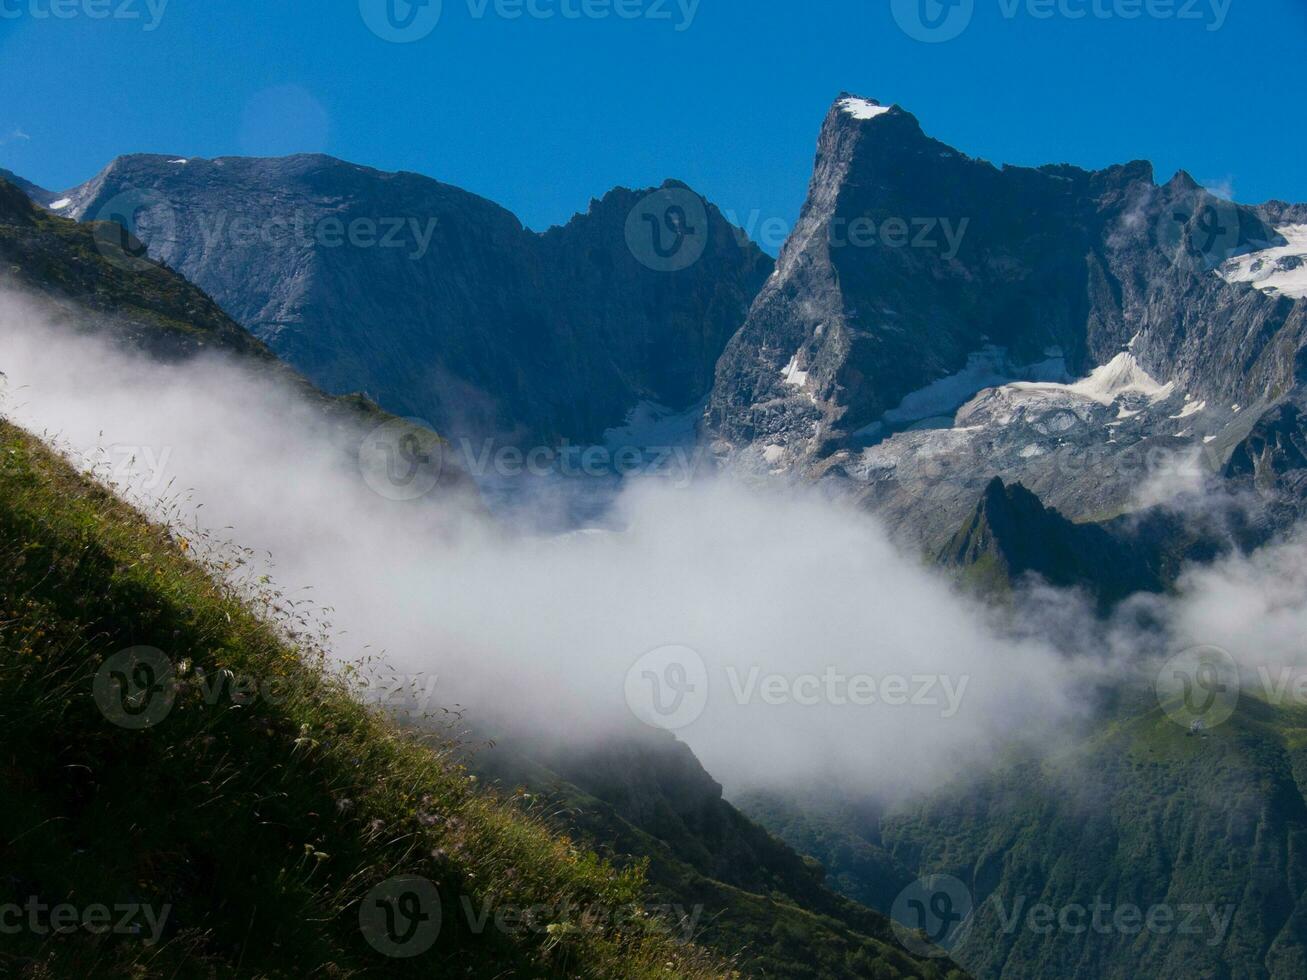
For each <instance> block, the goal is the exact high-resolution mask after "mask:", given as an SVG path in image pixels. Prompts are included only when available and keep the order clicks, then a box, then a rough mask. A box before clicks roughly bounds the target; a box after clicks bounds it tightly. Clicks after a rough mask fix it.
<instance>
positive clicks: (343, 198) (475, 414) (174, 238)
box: [54, 155, 772, 444]
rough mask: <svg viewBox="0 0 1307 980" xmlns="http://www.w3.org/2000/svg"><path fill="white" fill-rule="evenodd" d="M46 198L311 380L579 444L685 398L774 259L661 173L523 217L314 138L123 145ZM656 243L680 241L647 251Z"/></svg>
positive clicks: (484, 432) (500, 432) (397, 407)
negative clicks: (269, 155) (136, 250)
mask: <svg viewBox="0 0 1307 980" xmlns="http://www.w3.org/2000/svg"><path fill="white" fill-rule="evenodd" d="M646 201H652V204H653V205H654V206H652V207H651V208H650V211H649V214H648V215H642V214H639V213H637V209H638V208H639V207H641V206H642V203H643V202H646ZM54 204H59V205H60V208H59V213H60V214H66V215H68V216H70V217H74V218H77V219H79V220H93V219H95V218H97V217H100V218H106V219H112V218H114V217H117V219H118V220H120V221H123V222H125V223H127V224H128V225H129V226H130V227H131V228H132V229H133V230H134V231H135V232H136V233H137V234H138V236H139V237H140V238H141V240H142V241H143V242H144V243H145V244H146V245H147V246H148V249H149V254H150V255H151V256H152V257H154V258H157V259H160V260H162V261H164V262H166V263H167V264H168V265H170V266H171V267H173V268H174V269H176V270H178V271H179V272H180V273H181V274H182V275H184V276H185V277H186V278H187V279H189V280H190V281H192V282H194V283H195V284H197V285H198V286H200V287H201V288H202V289H204V290H205V291H206V292H207V293H209V294H210V295H211V296H213V297H214V298H215V299H216V300H217V301H218V303H219V304H221V306H222V307H223V309H225V310H226V311H227V312H228V313H230V314H231V315H232V317H233V318H234V319H235V320H237V321H238V322H239V323H241V324H242V325H243V326H245V327H246V328H248V329H249V330H250V331H251V332H252V333H253V334H254V335H255V336H256V337H259V338H260V339H262V340H264V341H265V342H266V343H267V344H268V345H269V346H270V347H271V348H272V349H273V350H275V351H276V352H277V354H278V355H279V356H281V357H282V358H283V359H285V360H286V361H287V362H288V363H289V364H291V365H292V366H294V367H295V368H297V369H298V370H300V371H303V372H304V373H305V374H306V375H307V376H308V377H309V378H310V379H312V380H313V381H314V383H316V384H317V385H318V386H319V387H321V388H323V389H324V390H326V391H329V392H333V393H340V392H344V391H366V392H367V393H368V394H369V395H371V396H372V397H373V398H375V399H376V400H377V401H378V402H379V403H380V404H381V405H382V406H383V407H385V408H386V409H388V410H390V411H392V412H395V413H396V414H399V415H407V416H417V417H420V418H423V419H425V420H427V421H428V422H429V423H431V424H432V425H434V426H435V427H436V428H438V429H440V430H441V431H446V432H451V433H453V434H455V435H471V436H496V437H499V438H501V439H503V440H506V441H511V442H515V443H525V444H530V443H531V442H533V441H543V442H545V443H547V444H553V443H554V442H556V441H558V440H560V439H568V440H571V441H573V442H577V441H581V442H598V441H600V440H601V439H602V437H603V433H604V431H605V430H606V429H608V428H612V427H617V426H621V425H622V424H623V422H624V421H625V419H626V418H627V415H628V413H630V412H631V411H632V409H634V408H635V407H636V406H637V405H638V404H639V403H641V402H652V403H656V404H659V405H662V406H665V407H668V408H671V409H674V410H677V411H680V410H684V409H686V408H688V407H690V406H692V405H694V404H696V403H698V402H699V401H701V400H702V399H703V398H704V397H706V395H707V393H708V390H709V388H710V387H711V385H712V379H713V371H714V368H715V366H716V362H717V358H718V356H719V355H720V354H721V351H722V348H723V347H725V345H726V341H727V340H728V339H729V338H730V336H731V334H732V333H734V332H735V330H736V329H737V328H738V327H739V325H740V323H741V321H742V320H743V317H744V314H745V312H746V311H747V309H748V305H749V303H750V301H751V300H752V299H753V297H754V295H755V294H756V293H757V291H758V288H759V287H760V286H761V284H762V282H763V280H765V279H766V277H767V276H768V275H769V274H770V272H771V267H772V263H771V259H770V258H768V257H767V256H765V255H764V254H763V253H762V252H761V251H760V250H759V249H758V248H757V247H756V246H755V245H753V244H752V243H751V242H749V241H748V240H747V238H745V237H744V236H743V235H742V234H741V233H739V232H738V231H737V230H736V229H734V228H732V227H731V226H730V225H729V224H728V223H727V221H726V220H725V219H724V218H723V217H722V215H721V214H720V213H719V212H718V211H717V209H716V208H714V207H712V206H711V205H709V204H707V203H706V202H704V201H703V200H702V199H701V198H700V197H699V196H698V195H696V194H694V193H693V192H692V191H691V190H690V189H689V188H687V187H685V186H684V185H681V184H678V183H675V182H668V183H667V184H665V185H664V186H663V187H662V188H657V189H655V188H650V189H648V190H645V191H639V192H637V191H632V190H627V189H624V188H619V189H616V190H613V191H611V192H609V193H608V194H606V195H605V196H604V197H603V198H602V199H600V200H596V201H594V202H592V204H591V206H590V209H589V211H588V212H587V213H585V214H580V215H577V216H576V217H575V218H574V219H573V220H572V221H571V222H569V223H568V224H567V225H565V226H563V227H560V228H552V229H550V230H549V231H547V232H544V233H542V234H537V233H535V232H532V231H530V230H529V229H526V228H524V227H522V225H521V223H520V222H519V221H518V220H517V219H516V218H515V217H514V216H513V215H512V214H510V213H509V212H508V211H506V210H504V209H503V208H501V207H499V206H498V205H496V204H494V203H492V202H490V201H487V200H485V199H484V198H480V197H477V196H476V195H474V194H470V193H468V192H466V191H463V190H460V189H459V188H456V187H452V186H450V185H448V184H442V183H440V182H438V181H435V180H431V179H430V178H427V177H422V176H419V175H417V174H411V173H396V174H392V173H382V172H379V171H376V170H371V169H369V168H366V167H360V166H356V165H354V164H350V163H346V162H343V161H340V160H335V159H332V158H330V157H325V156H296V157H288V158H285V159H247V158H221V159H217V160H200V159H191V160H175V159H170V158H168V157H164V156H149V155H137V156H128V157H121V158H119V159H117V160H114V161H113V162H112V163H111V164H110V165H109V166H108V167H106V168H105V170H104V171H102V172H101V173H100V174H98V175H97V176H96V177H94V178H93V179H92V180H90V181H88V182H87V183H86V184H83V185H82V186H80V187H77V188H74V189H72V190H70V191H67V192H66V193H65V194H64V195H62V200H61V201H56V202H54ZM644 217H647V218H648V219H649V220H650V222H651V224H648V225H646V224H645V223H643V222H642V221H641V220H640V219H641V218H644ZM668 221H671V222H672V225H670V226H669V225H667V222H668ZM673 246H675V248H676V249H677V250H679V249H681V248H682V247H683V248H684V250H685V254H686V255H687V256H689V255H693V256H694V261H693V262H686V263H684V265H683V266H682V264H681V263H679V262H676V261H671V262H668V261H666V260H665V259H664V258H663V256H665V255H668V254H671V255H672V258H673V259H675V258H676V254H675V252H669V250H671V249H673Z"/></svg>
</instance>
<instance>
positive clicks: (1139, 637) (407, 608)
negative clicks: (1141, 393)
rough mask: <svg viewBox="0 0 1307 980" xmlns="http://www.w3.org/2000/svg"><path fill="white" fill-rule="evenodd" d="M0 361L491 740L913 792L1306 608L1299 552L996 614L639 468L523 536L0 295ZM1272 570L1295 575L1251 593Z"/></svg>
mask: <svg viewBox="0 0 1307 980" xmlns="http://www.w3.org/2000/svg"><path fill="white" fill-rule="evenodd" d="M0 371H4V372H5V373H6V375H7V377H6V378H0V412H3V413H4V414H5V415H6V416H7V417H9V418H11V419H12V420H13V421H15V422H16V423H18V424H20V425H22V426H24V427H25V428H27V429H29V430H30V431H33V432H36V433H38V434H44V435H45V436H46V437H47V438H49V439H52V440H54V441H56V442H57V443H58V444H60V445H61V446H62V447H63V448H64V449H65V451H66V452H68V453H69V455H70V456H71V457H72V458H74V459H77V460H79V461H82V462H83V465H85V466H88V467H90V466H92V465H97V466H98V472H100V474H101V476H102V477H105V478H107V479H110V480H112V481H114V482H115V483H117V484H119V485H120V486H121V488H122V489H123V491H124V492H125V493H126V494H127V495H128V496H130V497H131V498H133V499H134V500H135V501H136V502H137V503H138V504H139V505H143V506H145V507H146V508H148V509H151V510H153V511H154V512H155V513H158V514H164V513H168V514H171V515H173V516H174V517H175V516H176V515H177V514H178V513H180V514H181V515H183V516H184V517H185V518H186V519H187V520H192V521H196V522H198V523H199V524H200V525H201V526H203V527H205V528H208V529H210V530H212V531H213V532H215V533H216V534H217V535H218V536H219V537H224V538H230V539H231V540H233V541H235V542H238V543H239V544H240V545H242V546H245V547H248V548H250V549H252V550H253V552H254V553H256V554H260V555H271V556H274V557H275V565H273V563H272V562H271V561H269V562H268V564H267V567H266V568H255V569H253V571H255V572H257V573H263V572H266V573H268V574H271V575H273V576H274V577H275V579H276V581H277V582H278V584H279V585H280V586H281V587H283V588H284V589H285V590H286V591H288V592H290V593H292V594H297V595H300V594H308V595H311V596H312V597H313V599H314V601H315V602H317V603H318V604H320V605H322V606H324V607H330V608H331V610H332V611H331V613H330V619H331V621H332V623H333V625H334V627H335V630H336V633H335V640H334V644H333V646H334V651H333V652H334V654H335V655H336V656H337V657H339V659H340V660H342V661H351V660H356V659H357V658H359V657H360V656H363V655H366V654H369V653H371V654H377V653H380V652H382V651H384V657H385V660H386V662H387V663H388V664H390V665H392V666H393V668H394V670H395V671H398V672H400V673H402V674H405V675H412V676H413V677H414V678H420V681H419V682H418V685H417V686H418V687H419V688H420V689H422V690H424V691H430V692H432V694H433V698H434V705H443V706H451V705H454V704H458V705H462V706H464V707H465V709H466V711H467V712H468V716H469V718H470V719H472V720H473V721H474V722H476V723H477V724H478V727H479V729H480V730H483V731H488V732H493V731H495V730H498V729H500V728H502V727H504V726H510V727H512V728H514V729H516V730H517V731H518V732H519V733H520V732H522V731H539V732H541V733H546V734H548V735H550V736H554V737H561V738H566V739H574V740H578V741H584V742H586V743H588V744H591V743H594V742H596V741H598V740H602V739H604V738H608V737H612V736H613V735H615V734H620V733H623V732H627V731H630V730H632V729H633V728H638V727H640V726H641V725H642V723H645V722H647V723H651V724H653V725H655V726H657V727H663V728H668V729H671V730H674V731H675V732H676V734H677V736H678V737H680V738H681V739H683V740H684V741H686V742H687V743H688V744H689V745H690V747H691V748H692V749H694V751H695V752H696V753H697V754H698V756H699V757H700V759H701V760H702V761H703V762H704V764H705V766H706V767H707V768H708V769H709V771H710V772H712V773H713V774H714V776H716V777H717V778H718V779H719V780H721V781H723V782H724V783H726V784H727V786H728V788H731V789H742V788H749V787H756V786H785V785H787V784H793V783H795V782H800V783H802V782H805V781H807V780H809V779H812V778H814V777H825V778H835V779H839V780H840V781H841V782H843V783H844V784H845V785H846V786H847V787H849V788H850V789H851V790H856V791H857V792H858V793H869V794H884V795H887V796H888V795H899V794H902V793H904V792H910V791H915V790H925V789H929V788H931V787H932V786H935V785H937V784H938V783H939V782H940V781H943V780H946V779H949V778H951V777H953V776H954V775H956V774H957V773H958V772H965V771H968V770H970V771H975V770H978V769H982V768H984V767H986V766H988V765H989V764H990V763H991V762H992V760H993V759H994V758H995V755H996V754H997V753H998V752H999V751H1001V750H1002V749H1003V748H1004V747H1006V746H1009V745H1010V744H1011V743H1012V742H1013V741H1014V740H1016V741H1018V742H1024V743H1026V744H1028V745H1031V746H1041V745H1042V746H1047V745H1049V744H1052V743H1053V742H1054V741H1055V738H1056V736H1057V734H1058V733H1060V732H1063V731H1065V730H1067V729H1068V727H1071V726H1070V723H1072V722H1074V720H1075V719H1077V718H1078V717H1079V716H1081V715H1082V714H1083V713H1084V712H1086V711H1087V710H1088V708H1089V707H1090V706H1091V704H1092V701H1093V695H1094V691H1095V689H1096V685H1097V684H1098V683H1099V682H1101V681H1102V680H1103V679H1104V678H1105V677H1111V676H1117V675H1118V674H1119V673H1120V671H1121V670H1123V669H1124V668H1123V667H1122V666H1121V665H1122V664H1123V663H1124V662H1125V661H1126V659H1127V658H1137V656H1138V655H1139V653H1140V647H1141V645H1144V646H1146V647H1147V648H1148V651H1149V652H1153V653H1156V654H1158V655H1160V654H1161V653H1162V652H1164V650H1165V648H1166V646H1167V644H1168V643H1169V642H1171V639H1172V638H1173V637H1174V636H1178V635H1180V634H1182V633H1183V634H1192V635H1193V636H1195V637H1200V638H1201V642H1208V643H1221V642H1225V643H1228V644H1229V645H1230V646H1231V647H1239V648H1242V647H1243V646H1245V645H1247V644H1246V641H1248V640H1249V638H1250V637H1255V638H1256V643H1257V644H1260V645H1262V648H1263V649H1272V648H1274V649H1275V650H1277V651H1279V654H1277V655H1281V654H1282V655H1283V657H1284V659H1286V660H1287V659H1289V657H1290V654H1291V652H1292V650H1293V649H1294V647H1295V642H1296V640H1297V637H1300V636H1302V635H1303V632H1302V628H1303V627H1304V626H1307V602H1305V601H1304V596H1307V589H1304V588H1303V587H1302V586H1304V585H1307V561H1304V560H1303V552H1302V549H1301V546H1300V545H1295V546H1292V547H1290V546H1285V547H1284V548H1281V549H1275V550H1273V551H1271V552H1268V553H1267V554H1266V555H1264V556H1259V557H1258V558H1256V559H1253V560H1251V561H1247V560H1239V561H1232V562H1227V563H1225V564H1223V565H1222V566H1220V567H1219V568H1216V569H1212V570H1208V571H1204V572H1199V573H1195V574H1194V575H1192V576H1191V577H1190V579H1189V580H1188V582H1187V585H1186V594H1185V595H1184V596H1182V597H1181V598H1179V599H1176V600H1156V599H1154V600H1148V602H1149V603H1150V604H1151V605H1150V608H1149V613H1148V615H1149V617H1150V619H1151V620H1152V621H1153V623H1154V625H1155V626H1156V624H1157V623H1162V624H1164V628H1163V629H1161V630H1158V629H1157V628H1153V629H1151V630H1150V631H1143V630H1138V629H1134V628H1132V627H1128V626H1127V623H1128V622H1129V620H1126V619H1122V620H1120V621H1118V622H1116V623H1115V624H1109V625H1108V626H1102V625H1101V624H1100V625H1094V624H1093V623H1092V622H1091V620H1090V619H1089V617H1088V614H1087V613H1086V611H1085V606H1084V604H1083V603H1080V602H1079V601H1078V600H1075V599H1073V598H1071V597H1067V596H1064V595H1055V594H1048V595H1045V596H1044V597H1043V598H1042V599H1041V600H1039V601H1028V602H1026V603H1025V604H1024V605H1023V607H1022V608H1023V614H1022V615H1021V616H1020V617H1019V618H1018V619H1017V621H1015V622H1013V621H1012V620H1011V619H1010V618H1005V619H1004V621H1002V622H1000V621H999V619H998V617H997V616H996V614H994V613H993V612H992V611H990V610H987V609H985V608H984V607H982V606H980V605H979V604H977V603H974V602H972V601H970V600H967V599H964V598H961V597H959V596H958V595H956V594H955V593H954V592H953V591H952V590H951V589H950V588H949V587H948V585H947V584H946V583H945V582H944V581H943V580H942V579H941V578H939V577H938V576H936V575H934V574H933V573H931V572H930V571H928V570H926V569H924V568H922V567H921V566H920V564H919V563H918V562H917V561H916V560H914V559H912V558H910V557H905V556H903V555H901V554H900V553H898V552H897V551H896V550H895V548H894V547H893V546H892V545H891V544H890V541H889V539H888V537H887V536H886V534H885V533H884V532H883V530H882V529H881V528H880V527H879V525H878V524H877V523H876V522H875V521H874V520H873V519H871V518H869V517H867V516H866V515H863V514H859V513H857V512H856V511H854V510H852V509H849V508H846V507H844V506H841V505H839V504H836V503H832V502H830V501H828V500H823V499H819V498H818V497H817V496H816V495H814V494H808V493H804V492H798V491H794V490H793V489H786V490H779V489H778V490H766V489H759V488H757V487H752V488H746V487H742V486H739V485H737V484H734V483H732V482H730V481H729V480H726V479H723V478H717V479H702V480H698V481H696V482H695V483H693V484H692V485H690V486H685V485H682V484H673V483H671V482H669V481H660V480H658V479H653V478H651V479H644V480H641V479H636V480H631V481H629V482H628V484H627V487H626V489H624V490H623V491H622V492H621V494H620V496H619V497H618V499H617V500H616V502H615V504H614V508H613V518H614V520H613V522H612V523H613V524H614V526H617V527H619V528H620V530H617V531H611V530H606V531H593V532H579V533H568V534H561V535H557V536H552V537H542V536H540V535H537V534H532V533H528V532H526V531H525V530H522V529H515V528H511V527H510V528H505V527H504V526H503V525H502V523H497V522H494V521H492V520H491V519H489V518H487V517H486V516H485V515H484V514H479V513H468V512H462V511H454V512H451V508H452V507H454V505H452V504H445V503H442V502H441V499H440V498H439V496H438V495H437V494H435V493H433V494H431V495H429V496H427V497H426V498H424V499H423V500H421V501H419V502H417V503H415V502H413V501H397V500H394V499H390V498H389V497H388V496H387V495H384V494H381V493H377V492H375V490H374V489H372V488H371V487H370V486H369V484H368V482H367V481H366V480H364V479H363V478H362V477H361V476H360V471H359V467H358V465H357V463H356V462H355V461H353V460H352V459H351V458H350V457H349V455H348V454H346V453H342V452H341V451H340V448H339V434H338V433H337V437H336V439H337V441H336V444H335V445H333V443H332V438H331V434H330V433H329V431H328V427H327V425H326V424H325V423H324V422H323V420H322V419H321V417H320V416H319V415H318V414H317V413H316V412H315V411H314V410H313V409H311V408H310V407H308V406H306V405H304V404H302V403H301V402H300V401H299V400H298V399H297V398H296V396H295V395H294V394H293V393H291V392H289V391H286V390H283V389H282V388H281V387H280V386H279V385H277V384H275V383H273V382H271V381H269V379H268V378H267V377H266V376H259V375H252V374H250V373H248V372H247V371H246V370H244V369H243V368H241V367H240V366H238V365H236V364H233V363H232V362H230V361H227V360H224V359H222V358H220V357H216V356H214V357H206V358H202V359H199V360H196V361H193V362H190V363H187V364H183V365H172V366H161V365H159V364H156V363H153V362H150V361H147V360H145V359H142V358H140V357H138V356H134V355H132V354H129V353H125V352H122V351H116V350H114V349H112V348H111V347H110V346H109V345H108V344H106V343H105V342H104V341H103V340H99V339H95V338H90V337H85V336H80V337H74V336H72V335H70V334H68V333H66V332H63V331H61V330H60V329H58V328H55V327H53V326H51V325H50V323H49V322H48V320H47V318H46V317H45V316H44V315H43V313H42V311H41V309H40V308H39V306H37V305H36V304H34V303H33V302H31V301H29V300H26V299H23V298H20V297H17V296H14V295H8V296H0ZM367 435H368V434H367V433H365V432H359V433H358V434H357V439H358V440H359V443H360V444H362V442H363V440H364V439H365V438H366V437H367ZM555 505H556V502H555V501H551V503H550V506H551V507H553V506H555ZM523 526H524V527H526V526H539V523H538V522H532V521H524V522H523ZM1285 575H1289V576H1290V577H1291V579H1292V581H1293V582H1295V583H1297V584H1296V591H1295V586H1292V585H1286V586H1284V587H1283V588H1277V589H1272V590H1269V591H1268V590H1267V589H1266V588H1265V587H1264V582H1265V581H1266V580H1267V579H1271V580H1274V579H1275V578H1276V577H1277V576H1280V577H1283V576H1285ZM302 589H311V590H312V591H311V592H309V593H300V592H299V591H298V590H302ZM1295 631H1296V635H1295ZM187 653H188V651H176V652H175V654H176V655H177V656H184V655H186V654H187ZM434 705H433V706H434ZM637 719H641V720H637Z"/></svg>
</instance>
